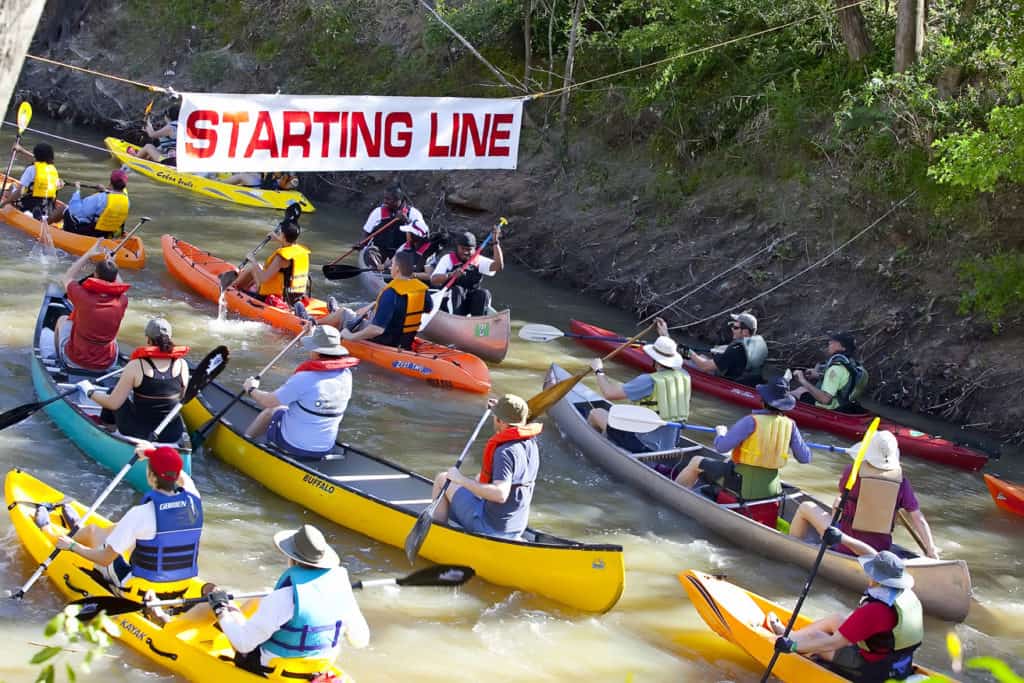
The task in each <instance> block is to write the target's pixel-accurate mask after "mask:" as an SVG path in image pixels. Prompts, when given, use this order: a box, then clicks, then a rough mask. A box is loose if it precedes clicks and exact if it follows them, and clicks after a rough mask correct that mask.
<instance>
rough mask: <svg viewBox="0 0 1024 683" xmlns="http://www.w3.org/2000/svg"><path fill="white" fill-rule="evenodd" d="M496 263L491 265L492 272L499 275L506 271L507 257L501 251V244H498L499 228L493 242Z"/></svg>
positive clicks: (495, 230) (495, 232)
mask: <svg viewBox="0 0 1024 683" xmlns="http://www.w3.org/2000/svg"><path fill="white" fill-rule="evenodd" d="M491 248H492V255H493V257H494V263H492V264H491V272H492V273H494V274H495V275H497V274H498V273H500V272H501V271H502V270H504V269H505V255H504V254H503V253H502V251H501V244H499V243H498V228H495V229H494V241H493V242H491Z"/></svg>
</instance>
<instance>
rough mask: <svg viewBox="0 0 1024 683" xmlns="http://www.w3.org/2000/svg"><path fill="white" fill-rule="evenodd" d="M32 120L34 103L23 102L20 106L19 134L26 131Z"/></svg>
mask: <svg viewBox="0 0 1024 683" xmlns="http://www.w3.org/2000/svg"><path fill="white" fill-rule="evenodd" d="M31 120H32V105H31V104H29V103H28V102H22V103H21V106H20V107H18V135H21V134H22V133H24V132H25V129H26V128H28V123H29V121H31Z"/></svg>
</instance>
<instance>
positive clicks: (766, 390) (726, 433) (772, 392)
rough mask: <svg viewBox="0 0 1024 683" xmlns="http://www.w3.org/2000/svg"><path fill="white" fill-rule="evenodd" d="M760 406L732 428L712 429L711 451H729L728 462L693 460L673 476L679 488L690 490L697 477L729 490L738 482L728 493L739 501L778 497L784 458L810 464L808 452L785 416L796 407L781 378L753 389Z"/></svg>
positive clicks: (796, 429) (792, 422)
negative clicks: (719, 484)
mask: <svg viewBox="0 0 1024 683" xmlns="http://www.w3.org/2000/svg"><path fill="white" fill-rule="evenodd" d="M757 393H758V394H760V396H761V402H762V407H761V408H758V409H756V410H753V411H751V413H750V415H745V416H744V417H741V418H740V419H739V420H738V421H737V422H736V423H735V424H734V425H733V426H732V427H729V428H726V427H725V426H724V425H718V426H717V427H715V431H716V435H715V441H714V447H715V450H716V451H718V452H719V453H728V452H729V451H732V458H731V459H729V460H725V461H716V460H712V459H709V458H703V457H701V456H696V457H694V458H692V459H691V460H690V462H688V463H687V464H686V467H684V468H683V471H682V472H680V473H679V476H677V477H676V482H677V483H679V484H681V485H682V486H687V487H690V486H693V485H694V484H696V483H697V479H698V478H699V477H700V475H702V474H703V475H704V477H705V479H707V480H709V481H717V482H721V483H722V484H723V485H724V486H725V488H728V489H734V488H735V484H736V482H735V480H736V479H737V478H739V480H740V481H739V486H738V489H739V490H734V491H733V493H736V494H738V495H739V497H740V499H741V500H761V499H764V498H772V497H774V496H778V495H780V494H781V493H782V479H781V477H780V476H779V470H781V469H782V467H783V466H784V465H785V464H786V460H787V459H788V457H789V454H790V453H792V454H793V457H795V458H796V459H797V461H798V462H801V463H809V462H810V461H811V450H810V449H809V448H808V447H807V444H806V443H804V438H803V435H802V434H801V433H800V429H799V427H797V426H796V422H794V421H793V419H792V418H790V417H788V416H787V415H785V413H786V412H788V411H790V410H792V409H793V407H794V406H795V405H796V399H794V398H793V397H792V396H791V395H790V393H789V382H787V381H786V378H785V377H776V378H775V379H773V380H772V381H770V382H766V383H764V384H758V385H757Z"/></svg>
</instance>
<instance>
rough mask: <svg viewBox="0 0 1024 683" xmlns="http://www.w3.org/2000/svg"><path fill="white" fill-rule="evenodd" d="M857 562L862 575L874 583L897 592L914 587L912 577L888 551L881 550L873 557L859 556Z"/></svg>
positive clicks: (897, 558) (901, 561)
mask: <svg viewBox="0 0 1024 683" xmlns="http://www.w3.org/2000/svg"><path fill="white" fill-rule="evenodd" d="M857 561H858V562H860V566H861V568H862V569H864V573H865V574H867V575H868V577H869V578H870V579H871V580H872V581H874V582H875V583H878V584H880V585H882V586H885V587H886V588H896V589H899V590H905V589H907V588H913V587H914V577H913V576H911V575H910V574H909V573H908V572H907V571H906V567H905V566H904V564H903V560H901V559H900V558H899V557H897V556H896V555H895V554H894V553H891V552H889V551H888V550H883V551H882V552H880V553H878V554H877V555H874V556H873V557H868V556H866V555H861V556H860V557H858V558H857Z"/></svg>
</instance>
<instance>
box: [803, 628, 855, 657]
mask: <svg viewBox="0 0 1024 683" xmlns="http://www.w3.org/2000/svg"><path fill="white" fill-rule="evenodd" d="M792 638H793V642H795V643H796V651H797V652H799V653H800V654H804V655H815V654H820V653H823V652H834V651H835V650H839V649H841V648H844V647H846V646H847V645H849V644H850V641H848V640H847V639H846V638H845V637H843V634H841V633H840V632H839V631H836V632H835V633H831V634H829V633H825V632H823V631H810V632H808V633H804V634H801V633H800V632H799V631H796V632H794V633H793V636H792Z"/></svg>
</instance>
